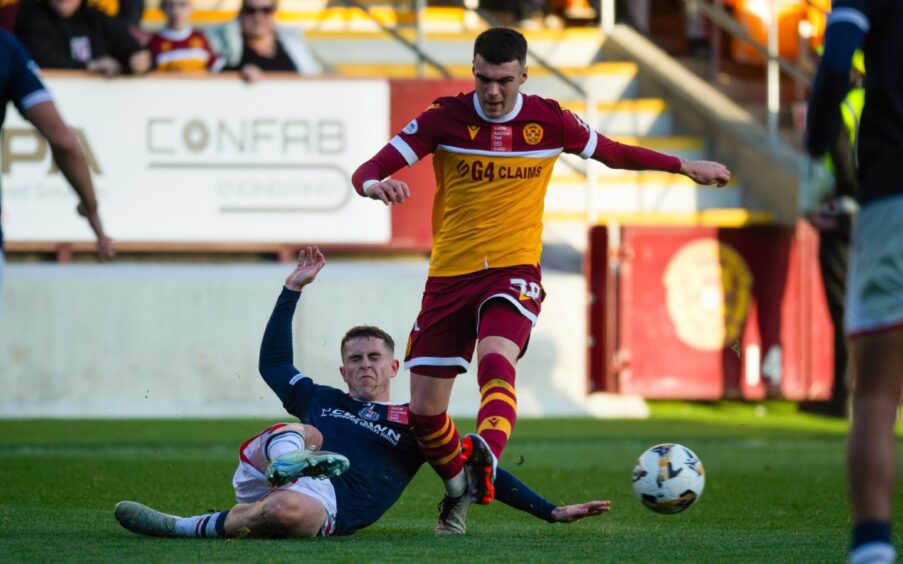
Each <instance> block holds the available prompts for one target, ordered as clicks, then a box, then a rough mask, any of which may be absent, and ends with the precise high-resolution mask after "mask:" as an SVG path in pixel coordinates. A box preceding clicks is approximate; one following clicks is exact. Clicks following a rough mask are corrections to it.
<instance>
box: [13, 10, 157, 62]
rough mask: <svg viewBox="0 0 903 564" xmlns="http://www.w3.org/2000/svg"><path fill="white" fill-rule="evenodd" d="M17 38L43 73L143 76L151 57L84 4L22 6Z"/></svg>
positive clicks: (107, 18) (112, 21) (115, 23)
mask: <svg viewBox="0 0 903 564" xmlns="http://www.w3.org/2000/svg"><path fill="white" fill-rule="evenodd" d="M16 35H17V36H19V39H20V40H21V41H22V43H24V44H25V46H26V47H27V48H28V50H29V51H30V52H31V55H32V56H33V57H34V60H35V62H37V64H38V65H39V66H40V67H42V68H45V69H85V70H87V71H89V72H96V73H100V74H103V75H106V76H116V75H119V74H121V73H123V72H126V73H132V74H143V73H146V72H147V71H149V70H150V69H151V55H150V52H149V51H146V50H142V49H141V47H140V45H138V42H137V41H135V38H134V37H132V35H131V34H130V33H129V30H128V28H127V27H126V26H125V24H123V23H122V22H120V21H118V20H115V19H113V18H111V17H110V16H108V15H106V14H105V13H103V12H101V11H99V10H97V9H95V8H91V7H89V6H86V5H85V4H84V2H83V0H24V1H23V2H22V7H21V10H20V12H19V17H18V18H17V19H16Z"/></svg>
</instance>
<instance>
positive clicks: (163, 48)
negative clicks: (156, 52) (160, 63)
mask: <svg viewBox="0 0 903 564" xmlns="http://www.w3.org/2000/svg"><path fill="white" fill-rule="evenodd" d="M170 49H172V43H170V42H169V41H164V42H163V43H161V44H160V50H161V51H169V50H170Z"/></svg>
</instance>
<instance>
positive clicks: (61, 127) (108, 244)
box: [24, 101, 116, 261]
mask: <svg viewBox="0 0 903 564" xmlns="http://www.w3.org/2000/svg"><path fill="white" fill-rule="evenodd" d="M24 116H25V119H27V120H28V121H30V122H31V123H32V125H34V126H35V128H36V129H37V130H38V131H39V132H40V133H41V135H43V136H44V137H45V138H46V139H47V142H48V143H49V144H50V148H51V150H52V151H53V159H54V160H55V161H56V163H57V165H59V167H60V170H61V171H62V173H63V175H64V176H65V177H66V180H68V181H69V184H70V185H72V188H73V189H74V190H75V192H76V193H77V194H78V197H79V200H80V201H79V204H78V208H77V211H78V213H79V214H81V215H82V216H83V217H84V218H85V219H87V220H88V224H89V225H90V226H91V229H92V230H93V231H94V235H95V236H96V237H97V256H98V257H99V258H100V260H103V261H106V260H110V259H112V258H113V257H114V256H115V255H116V251H115V249H114V247H113V240H112V239H110V238H109V237H107V235H106V233H105V232H104V229H103V223H102V222H101V221H100V215H99V214H98V211H97V197H96V196H95V194H94V184H93V183H92V181H91V172H90V170H89V169H88V161H87V159H86V158H85V153H84V151H82V148H81V145H79V143H78V139H76V138H75V135H74V134H73V133H72V130H71V129H69V127H68V126H67V125H66V123H65V122H64V121H63V118H62V117H61V116H60V114H59V112H58V111H57V109H56V105H54V103H53V102H51V101H47V102H41V103H40V104H35V105H34V106H31V107H30V108H28V109H26V110H25V111H24Z"/></svg>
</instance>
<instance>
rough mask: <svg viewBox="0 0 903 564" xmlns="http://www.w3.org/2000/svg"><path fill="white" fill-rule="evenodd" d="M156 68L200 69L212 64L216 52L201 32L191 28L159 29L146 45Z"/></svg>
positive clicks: (163, 69) (166, 69)
mask: <svg viewBox="0 0 903 564" xmlns="http://www.w3.org/2000/svg"><path fill="white" fill-rule="evenodd" d="M148 48H149V49H150V51H151V53H153V55H154V63H155V64H156V66H157V70H162V71H202V70H205V69H208V68H211V67H213V66H214V64H215V63H216V62H217V56H216V53H214V52H213V49H211V48H210V43H209V42H208V41H207V38H206V37H205V36H204V34H203V33H201V32H200V31H197V30H193V29H191V28H185V29H182V30H179V31H174V30H171V29H167V28H164V29H161V30H160V31H158V32H157V33H155V34H154V35H153V36H151V40H150V43H149V45H148Z"/></svg>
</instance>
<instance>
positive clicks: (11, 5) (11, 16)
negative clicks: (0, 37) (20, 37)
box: [0, 0, 19, 33]
mask: <svg viewBox="0 0 903 564" xmlns="http://www.w3.org/2000/svg"><path fill="white" fill-rule="evenodd" d="M18 15H19V0H8V1H7V2H0V29H5V30H6V31H8V32H10V33H13V32H14V31H15V26H16V16H18Z"/></svg>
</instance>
